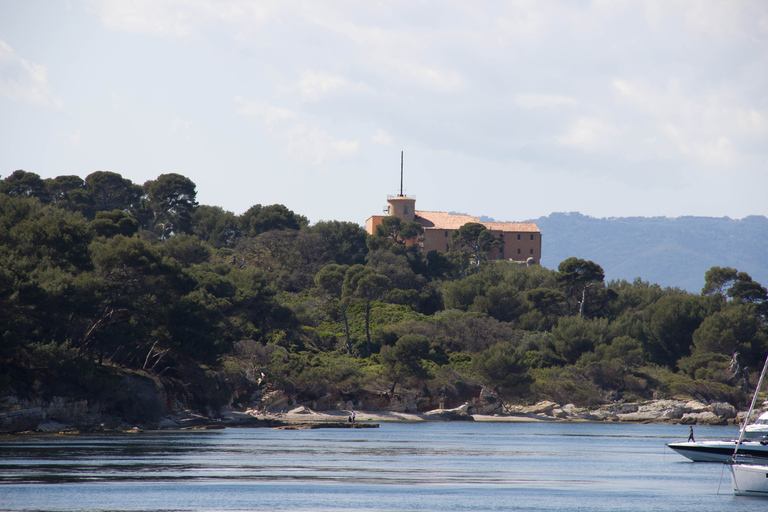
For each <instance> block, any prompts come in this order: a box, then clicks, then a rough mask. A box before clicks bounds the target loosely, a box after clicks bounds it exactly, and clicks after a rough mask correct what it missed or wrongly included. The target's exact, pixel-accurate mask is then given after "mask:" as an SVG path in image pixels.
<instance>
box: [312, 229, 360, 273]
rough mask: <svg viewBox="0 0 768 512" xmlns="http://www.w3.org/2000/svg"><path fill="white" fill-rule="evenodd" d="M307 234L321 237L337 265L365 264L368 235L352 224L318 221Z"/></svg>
mask: <svg viewBox="0 0 768 512" xmlns="http://www.w3.org/2000/svg"><path fill="white" fill-rule="evenodd" d="M309 232H310V233H314V234H318V235H320V236H321V237H323V240H325V243H326V246H327V247H328V250H329V251H330V253H331V255H332V257H333V261H334V262H335V263H337V264H338V265H355V264H358V263H360V264H362V263H365V255H366V253H367V252H368V249H367V246H366V239H367V238H368V233H366V231H365V230H364V229H363V228H362V227H360V226H359V225H357V224H355V223H354V222H340V221H337V220H330V221H320V222H318V223H316V224H313V225H312V226H310V227H309Z"/></svg>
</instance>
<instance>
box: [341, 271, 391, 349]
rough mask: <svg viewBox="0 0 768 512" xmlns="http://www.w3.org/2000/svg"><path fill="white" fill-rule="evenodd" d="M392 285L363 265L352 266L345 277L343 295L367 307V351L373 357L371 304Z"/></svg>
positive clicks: (386, 279)
mask: <svg viewBox="0 0 768 512" xmlns="http://www.w3.org/2000/svg"><path fill="white" fill-rule="evenodd" d="M391 285H392V282H391V281H390V280H389V279H388V278H387V277H385V276H383V275H381V274H377V273H376V271H374V270H373V269H371V268H368V267H365V266H363V265H353V266H351V267H350V268H349V269H348V270H347V272H346V274H345V275H344V288H343V294H344V296H345V297H349V298H350V299H357V300H359V301H361V302H362V303H363V304H364V306H365V339H366V344H365V351H366V355H367V356H370V355H371V302H373V301H374V300H376V299H378V298H379V297H381V296H382V295H383V294H384V292H386V291H387V290H388V289H389V288H390V287H391Z"/></svg>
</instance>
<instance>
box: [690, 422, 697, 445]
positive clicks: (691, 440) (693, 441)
mask: <svg viewBox="0 0 768 512" xmlns="http://www.w3.org/2000/svg"><path fill="white" fill-rule="evenodd" d="M688 442H691V443H695V442H696V440H695V439H693V425H691V433H690V434H688Z"/></svg>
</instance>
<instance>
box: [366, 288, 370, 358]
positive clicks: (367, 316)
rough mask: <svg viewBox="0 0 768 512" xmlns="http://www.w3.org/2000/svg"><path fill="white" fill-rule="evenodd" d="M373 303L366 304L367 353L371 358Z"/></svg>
mask: <svg viewBox="0 0 768 512" xmlns="http://www.w3.org/2000/svg"><path fill="white" fill-rule="evenodd" d="M370 325H371V301H367V302H366V303H365V352H366V357H371V328H370Z"/></svg>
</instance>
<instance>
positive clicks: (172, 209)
mask: <svg viewBox="0 0 768 512" xmlns="http://www.w3.org/2000/svg"><path fill="white" fill-rule="evenodd" d="M143 190H144V195H145V196H146V200H147V204H146V207H147V208H148V210H149V212H150V216H149V217H150V218H148V222H147V224H146V226H145V227H146V228H147V229H148V230H149V231H151V232H153V233H154V232H155V229H156V228H157V226H158V224H167V223H170V224H171V225H172V226H173V227H172V230H173V232H174V233H184V232H188V231H189V229H190V217H191V216H192V213H193V212H194V210H195V208H197V201H196V198H197V191H196V190H195V184H194V183H193V182H192V180H190V179H189V178H187V177H184V176H182V175H180V174H175V173H170V174H161V175H160V176H158V177H157V179H155V180H150V181H148V182H146V183H144V187H143ZM165 233H166V229H162V230H161V233H160V235H159V236H158V237H159V238H160V239H161V240H165Z"/></svg>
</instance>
